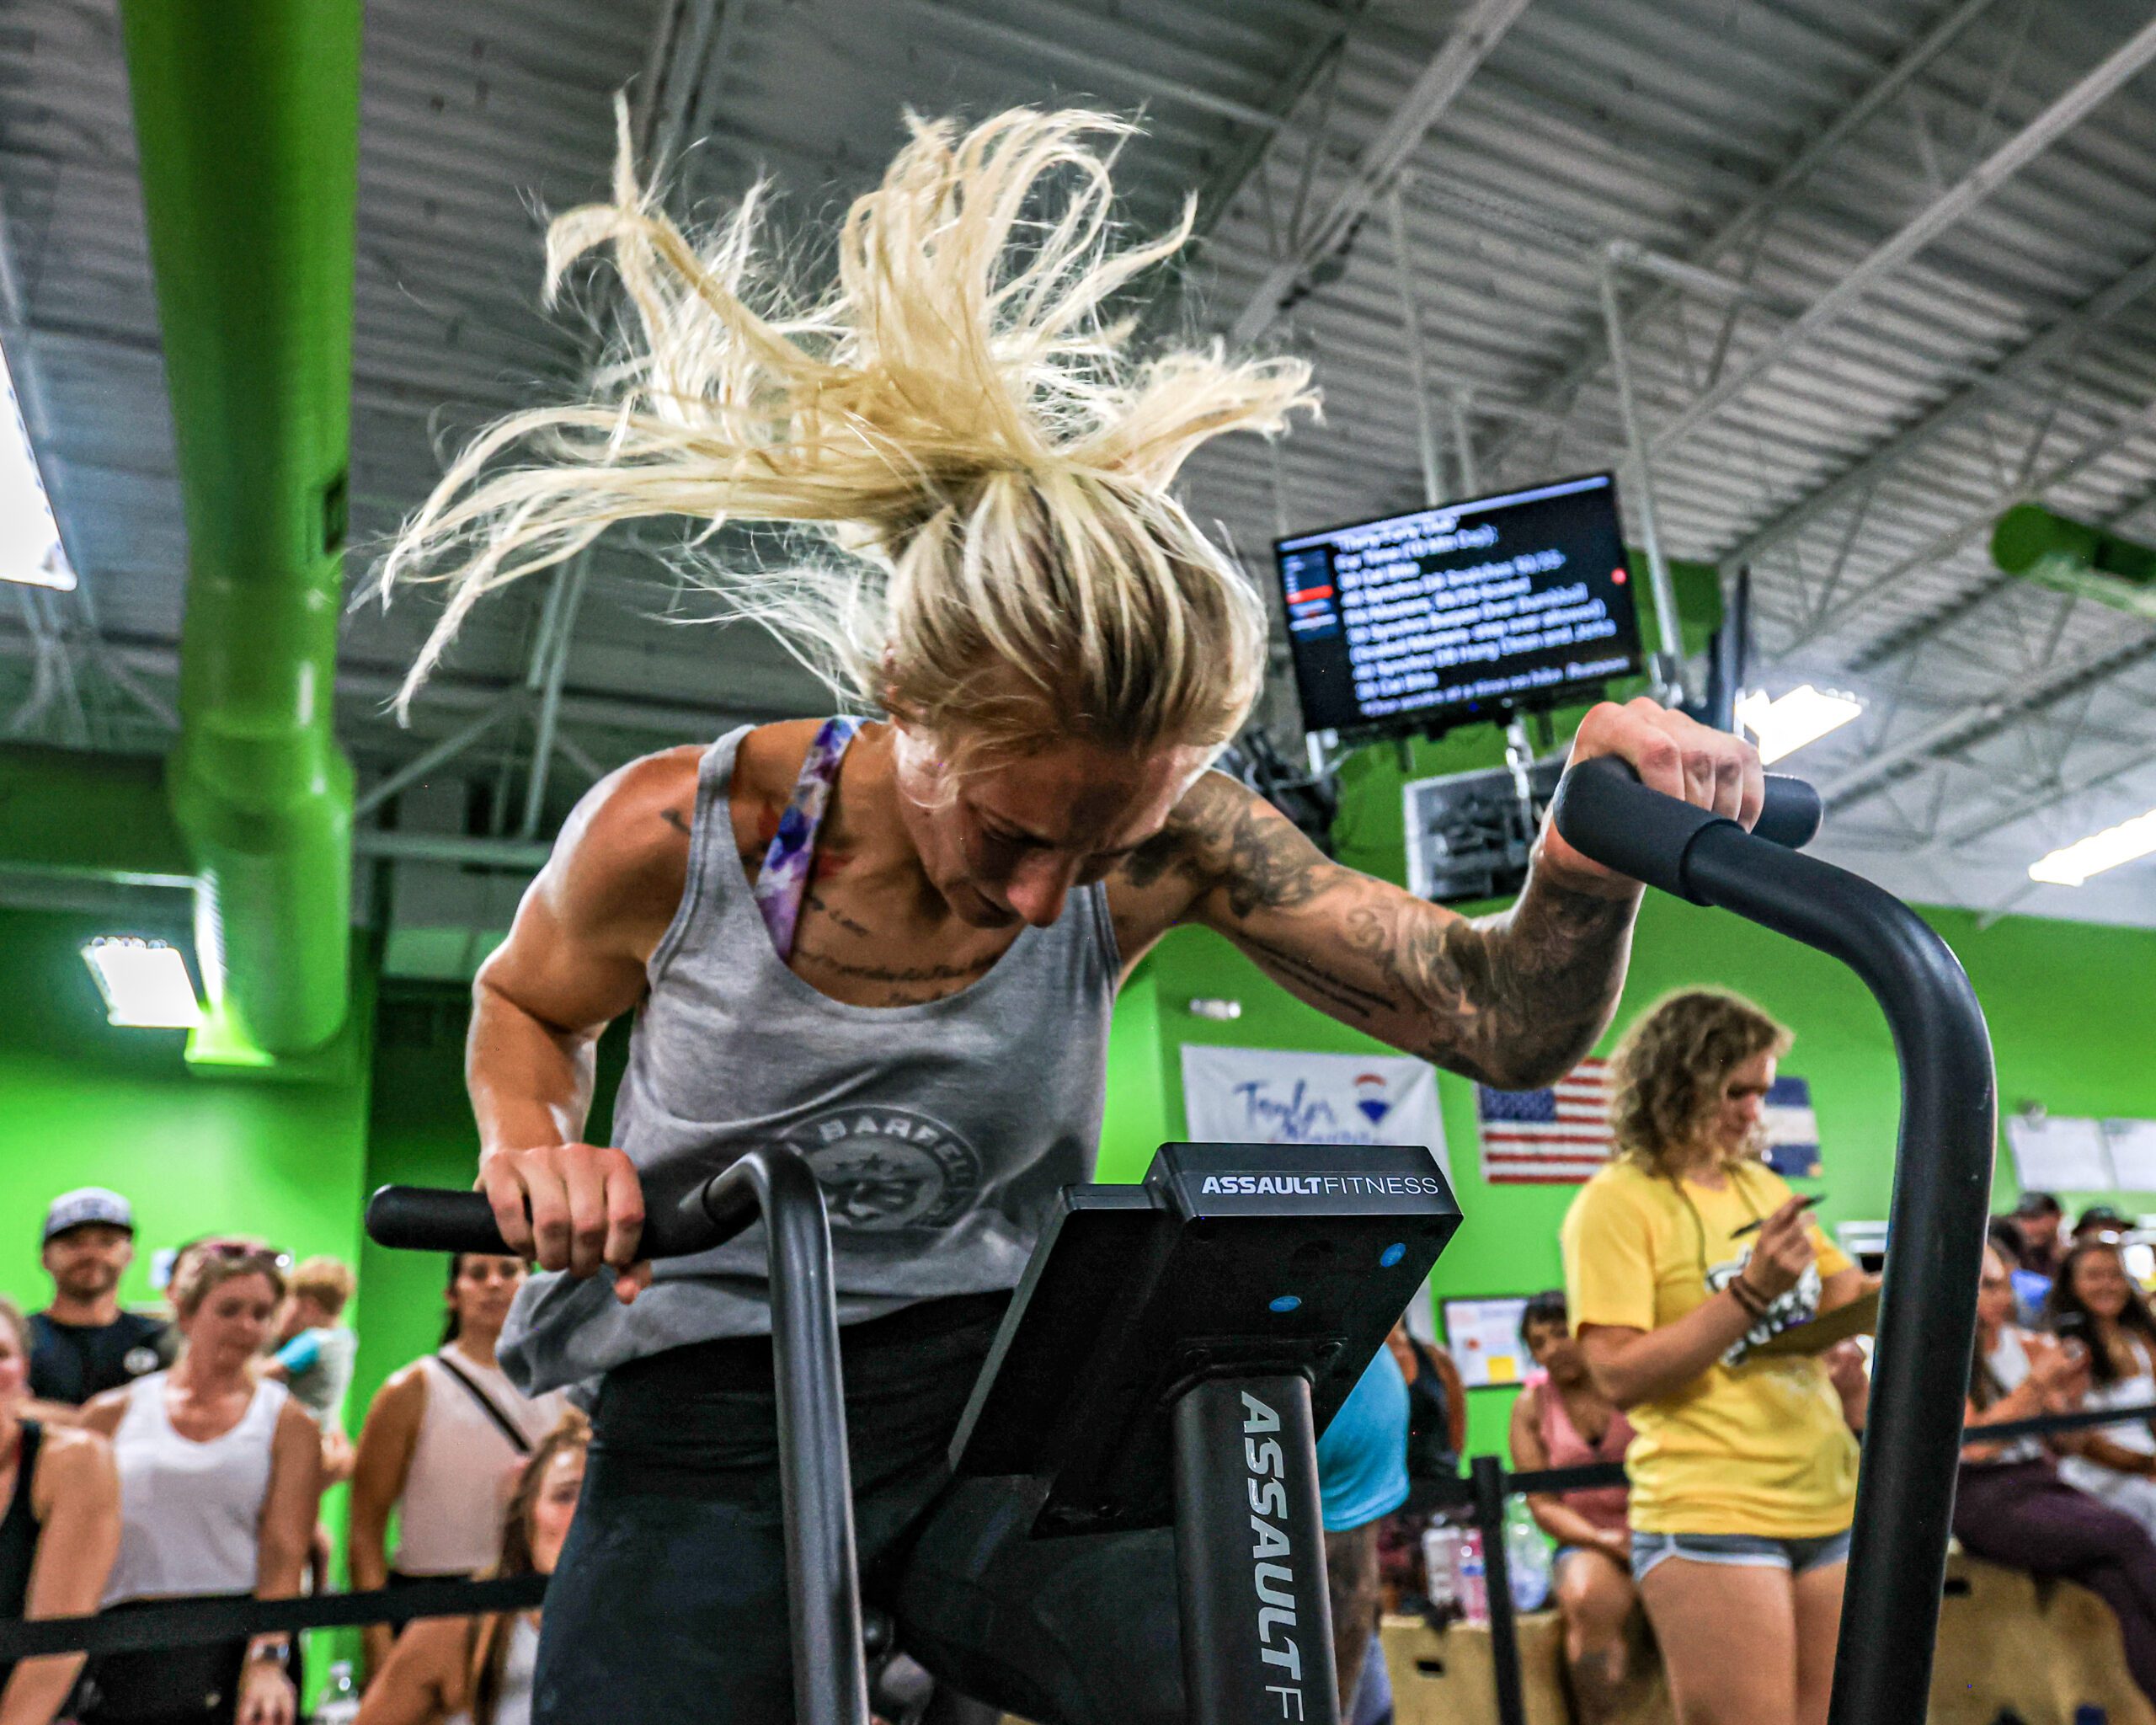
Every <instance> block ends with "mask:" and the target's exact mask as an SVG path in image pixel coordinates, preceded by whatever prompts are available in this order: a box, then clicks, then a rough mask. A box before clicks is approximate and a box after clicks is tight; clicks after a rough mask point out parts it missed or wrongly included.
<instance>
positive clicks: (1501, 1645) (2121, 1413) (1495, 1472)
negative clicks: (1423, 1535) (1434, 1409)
mask: <svg viewBox="0 0 2156 1725" xmlns="http://www.w3.org/2000/svg"><path fill="white" fill-rule="evenodd" d="M2137 1419H2138V1420H2156V1403H2149V1404H2147V1405H2144V1406H2143V1407H2112V1408H2104V1409H2087V1410H2084V1411H2083V1412H2081V1413H2045V1414H2039V1415H2037V1416H2036V1418H2032V1419H2009V1420H2001V1421H1999V1423H1997V1424H1995V1425H1972V1426H1965V1427H1963V1428H1962V1435H1963V1437H1964V1438H1965V1439H1967V1441H1968V1442H1970V1443H1972V1444H2004V1443H2010V1442H2012V1441H2013V1440H2014V1439H2017V1438H2041V1437H2047V1436H2049V1435H2050V1434H2052V1433H2054V1432H2071V1431H2086V1430H2088V1429H2090V1428H2091V1427H2095V1426H2105V1425H2124V1424H2127V1423H2129V1422H2131V1421H2133V1420H2137ZM1472 1470H1473V1471H1471V1472H1470V1474H1469V1476H1468V1477H1465V1478H1460V1479H1438V1480H1418V1481H1417V1482H1415V1487H1414V1489H1413V1491H1412V1492H1411V1493H1410V1494H1409V1497H1408V1500H1407V1507H1408V1508H1409V1509H1421V1510H1428V1509H1453V1508H1461V1507H1465V1508H1470V1509H1472V1511H1473V1514H1472V1515H1471V1516H1470V1519H1471V1520H1472V1522H1473V1523H1474V1525H1475V1527H1476V1530H1477V1531H1478V1532H1480V1533H1481V1535H1482V1576H1483V1583H1484V1585H1485V1587H1486V1589H1487V1590H1488V1594H1489V1602H1490V1666H1491V1675H1492V1680H1493V1682H1494V1684H1495V1686H1496V1688H1497V1725H1527V1693H1526V1688H1525V1685H1524V1683H1523V1682H1522V1680H1521V1678H1520V1666H1519V1631H1518V1613H1517V1612H1515V1611H1514V1610H1513V1594H1512V1563H1511V1557H1510V1554H1509V1553H1508V1551H1506V1550H1505V1499H1506V1498H1515V1497H1524V1496H1527V1495H1528V1494H1529V1493H1540V1492H1577V1491H1592V1490H1593V1489H1595V1488H1597V1487H1604V1486H1621V1485H1623V1484H1624V1483H1625V1467H1624V1464H1623V1463H1622V1462H1618V1461H1598V1462H1595V1463H1593V1464H1592V1465H1590V1466H1586V1467H1540V1468H1536V1469H1534V1471H1531V1472H1527V1473H1508V1472H1507V1471H1506V1470H1505V1467H1504V1464H1503V1463H1502V1462H1501V1461H1499V1460H1498V1459H1497V1457H1496V1456H1494V1455H1478V1456H1476V1458H1475V1460H1474V1462H1473V1464H1472Z"/></svg>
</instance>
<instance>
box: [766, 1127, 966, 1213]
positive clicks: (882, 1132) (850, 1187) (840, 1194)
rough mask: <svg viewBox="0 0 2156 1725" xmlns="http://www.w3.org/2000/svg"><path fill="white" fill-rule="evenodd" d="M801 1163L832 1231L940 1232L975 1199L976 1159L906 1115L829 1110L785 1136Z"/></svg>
mask: <svg viewBox="0 0 2156 1725" xmlns="http://www.w3.org/2000/svg"><path fill="white" fill-rule="evenodd" d="M786 1142H787V1144H788V1145H790V1146H792V1148H793V1149H795V1150H798V1151H800V1152H801V1154H802V1155H803V1156H804V1157H806V1158H807V1160H808V1163H809V1167H811V1168H812V1169H814V1172H815V1175H816V1183H817V1184H818V1185H819V1186H821V1187H822V1188H824V1202H825V1206H826V1207H827V1208H828V1209H829V1210H830V1216H831V1226H833V1227H834V1228H857V1229H875V1228H940V1227H943V1226H947V1225H948V1224H949V1223H951V1222H953V1221H955V1220H958V1217H960V1216H962V1215H964V1214H965V1213H966V1212H967V1211H968V1210H971V1209H972V1208H973V1207H974V1204H977V1203H978V1202H979V1199H980V1187H981V1166H980V1157H979V1155H978V1154H977V1153H976V1152H975V1151H974V1147H973V1146H971V1145H970V1144H969V1143H967V1142H966V1140H964V1139H963V1138H962V1137H960V1136H959V1135H958V1133H956V1132H954V1131H953V1130H951V1128H950V1127H948V1126H947V1125H945V1124H943V1123H942V1121H941V1120H937V1119H931V1118H930V1117H929V1116H928V1115H926V1114H916V1113H915V1112H914V1111H913V1110H912V1109H911V1108H883V1107H880V1106H876V1105H873V1104H872V1105H868V1106H863V1107H855V1108H830V1109H827V1110H826V1111H825V1112H824V1113H822V1114H814V1115H811V1116H810V1117H809V1119H806V1120H803V1122H802V1123H801V1124H799V1125H798V1126H796V1127H794V1128H792V1130H790V1131H788V1132H787V1135H786Z"/></svg>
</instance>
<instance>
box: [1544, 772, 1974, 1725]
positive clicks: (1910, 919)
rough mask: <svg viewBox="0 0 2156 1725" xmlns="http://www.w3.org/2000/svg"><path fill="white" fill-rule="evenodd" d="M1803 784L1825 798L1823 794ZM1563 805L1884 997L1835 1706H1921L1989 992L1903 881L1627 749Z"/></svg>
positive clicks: (1623, 855) (1605, 836) (1647, 865)
mask: <svg viewBox="0 0 2156 1725" xmlns="http://www.w3.org/2000/svg"><path fill="white" fill-rule="evenodd" d="M1780 783H1781V784H1783V785H1788V784H1792V783H1794V781H1790V780H1782V781H1780ZM1792 794H1793V793H1790V792H1786V791H1783V792H1779V793H1770V795H1769V805H1770V806H1772V805H1773V804H1774V803H1775V802H1776V801H1777V799H1778V797H1779V798H1780V800H1781V801H1782V802H1783V803H1784V804H1785V806H1786V804H1787V803H1788V800H1789V798H1790V797H1791V795H1792ZM1811 801H1812V804H1813V806H1814V807H1815V808H1816V806H1817V798H1816V797H1813V798H1812V799H1811ZM1552 816H1553V818H1554V820H1556V825H1557V830H1558V831H1559V832H1560V833H1561V834H1562V835H1563V836H1564V838H1565V840H1566V842H1567V843H1568V844H1570V845H1571V846H1572V847H1573V848H1574V849H1575V850H1577V851H1578V852H1580V853H1581V854H1582V855H1583V856H1587V857H1592V858H1593V859H1594V860H1595V861H1597V862H1599V863H1603V864H1604V865H1605V866H1607V867H1609V868H1617V869H1620V870H1621V871H1622V872H1623V873H1627V874H1630V875H1632V876H1634V877H1635V878H1636V879H1641V880H1644V881H1646V882H1647V883H1648V884H1651V885H1654V886H1659V887H1661V888H1662V889H1664V890H1665V891H1668V892H1671V893H1674V894H1676V895H1678V896H1680V897H1683V898H1686V899H1689V900H1692V902H1693V903H1694V904H1700V905H1720V906H1721V907H1722V908H1723V909H1725V910H1728V911H1734V912H1736V913H1737V915H1738V916H1742V917H1745V918H1746V919H1748V921H1753V922H1757V923H1759V924H1760V925H1761V926H1763V927H1767V928H1771V929H1774V931H1776V932H1778V933H1781V934H1785V935H1787V936H1789V937H1790V938H1791V939H1793V940H1798V941H1801V942H1803V943H1805V944H1806V946H1811V947H1816V948H1818V949H1819V950H1820V951H1821V952H1823V953H1828V954H1829V955H1831V956H1832V957H1834V958H1837V959H1840V960H1841V961H1842V962H1843V963H1844V964H1847V965H1848V966H1849V968H1850V969H1853V970H1854V971H1855V972H1856V973H1857V974H1858V975H1860V977H1862V978H1863V979H1864V981H1865V985H1866V986H1867V987H1869V988H1870V991H1871V992H1872V995H1873V996H1874V997H1875V998H1876V1000H1877V1001H1878V1002H1879V1005H1880V1007H1881V1011H1882V1012H1884V1013H1885V1014H1886V1017H1887V1028H1888V1029H1889V1030H1890V1031H1891V1032H1892V1034H1893V1039H1894V1048H1895V1053H1896V1055H1897V1059H1898V1060H1899V1062H1900V1066H1901V1074H1902V1123H1901V1131H1900V1135H1899V1138H1898V1140H1897V1147H1896V1152H1895V1160H1894V1196H1893V1202H1892V1210H1891V1211H1890V1214H1889V1219H1888V1230H1889V1232H1888V1252H1887V1284H1886V1288H1885V1290H1884V1294H1883V1297H1882V1298H1881V1302H1880V1309H1879V1346H1878V1354H1877V1359H1876V1369H1875V1370H1874V1372H1873V1376H1872V1391H1871V1405H1870V1413H1869V1415H1868V1417H1867V1418H1866V1420H1865V1434H1864V1468H1863V1471H1862V1473H1861V1475H1860V1477H1859V1480H1858V1485H1857V1501H1856V1524H1855V1530H1854V1537H1853V1541H1852V1544H1851V1549H1850V1553H1849V1579H1848V1584H1847V1587H1846V1589H1845V1591H1844V1599H1843V1605H1842V1630H1841V1640H1840V1644H1839V1648H1838V1653H1837V1656H1836V1661H1835V1666H1834V1687H1833V1701H1832V1705H1831V1710H1830V1712H1829V1714H1828V1718H1829V1720H1830V1721H1831V1722H1832V1725H1905V1722H1907V1721H1908V1720H1911V1719H1921V1718H1922V1717H1924V1710H1925V1708H1926V1706H1928V1705H1929V1696H1930V1688H1931V1665H1932V1653H1933V1646H1934V1642H1935V1639H1936V1637H1937V1634H1938V1629H1939V1598H1940V1588H1941V1586H1942V1585H1943V1583H1944V1582H1945V1573H1946V1536H1947V1531H1948V1523H1949V1520H1950V1518H1951V1514H1952V1510H1953V1503H1954V1481H1955V1470H1956V1464H1957V1462H1958V1461H1959V1457H1960V1446H1961V1414H1962V1406H1963V1402H1964V1401H1965V1399H1966V1397H1967V1392H1968V1376H1969V1357H1970V1350H1971V1348H1972V1338H1973V1336H1974V1333H1975V1329H1976V1306H1977V1274H1978V1272H1979V1271H1980V1270H1981V1268H1982V1267H1983V1249H1984V1227H1985V1223H1986V1220H1987V1217H1986V1215H1985V1211H1986V1209H1987V1206H1988V1202H1989V1197H1990V1192H1991V1172H1992V1160H1993V1156H1994V1154H1995V1153H1996V1149H1997V1130H1998V1101H1997V1097H1996V1094H1995V1089H1994V1081H1993V1073H1992V1058H1991V1033H1990V1032H1989V1030H1988V1028H1987V1027H1986V1025H1985V1023H1984V1016H1983V1008H1982V1007H1979V1006H1978V1005H1977V997H1976V993H1975V991H1974V990H1972V988H1971V987H1970V986H1969V979H1968V978H1967V975H1964V974H1963V973H1962V969H1961V964H1960V962H1959V961H1958V960H1957V959H1956V958H1955V956H1954V954H1953V953H1952V952H1951V950H1950V949H1949V948H1948V947H1947V945H1946V943H1945V941H1943V940H1941V939H1940V937H1939V936H1938V935H1937V934H1936V933H1935V932H1933V930H1932V929H1931V928H1930V927H1929V926H1928V925H1926V923H1925V922H1924V920H1923V919H1922V918H1921V917H1919V916H1918V915H1917V914H1916V912H1915V911H1912V910H1911V909H1910V908H1909V907H1908V905H1905V904H1903V902H1902V901H1901V900H1899V899H1897V898H1895V897H1894V896H1893V895H1892V894H1890V893H1887V892H1885V891H1883V890H1881V889H1880V888H1878V887H1876V886H1875V885H1873V884H1871V883H1870V881H1868V880H1865V879H1863V878H1862V877H1861V876H1859V875H1855V874H1852V873H1849V872H1848V871H1847V870H1846V869H1842V868H1835V867H1834V866H1833V864H1831V863H1822V862H1820V861H1819V860H1818V859H1817V857H1806V856H1803V855H1801V854H1799V853H1798V852H1795V851H1792V850H1789V849H1785V848H1784V847H1783V846H1781V845H1778V844H1775V843H1774V842H1772V841H1770V840H1769V839H1766V838H1763V837H1761V836H1757V835H1755V834H1753V833H1748V832H1746V831H1745V830H1743V829H1742V827H1741V826H1739V825H1737V823H1736V822H1735V821H1732V820H1722V819H1721V818H1719V817H1717V816H1714V815H1710V814H1705V813H1704V812H1703V811H1700V810H1699V809H1690V808H1688V807H1687V806H1686V805H1684V804H1680V803H1678V802H1676V801H1675V800H1674V799H1673V798H1668V797H1664V796H1662V795H1661V794H1660V793H1658V792H1655V791H1650V790H1648V789H1646V788H1645V787H1644V786H1642V785H1641V784H1640V783H1639V782H1638V781H1637V779H1636V777H1634V775H1633V773H1632V771H1631V769H1630V767H1629V766H1626V765H1625V763H1623V762H1622V761H1616V760H1614V759H1612V758H1609V757H1608V756H1604V757H1602V758H1599V759H1597V760H1593V761H1583V762H1582V763H1581V764H1580V765H1579V766H1576V767H1574V768H1573V769H1572V771H1571V772H1568V773H1567V774H1566V776H1565V778H1564V780H1563V782H1561V784H1560V785H1559V786H1558V789H1557V795H1556V802H1555V804H1553V807H1552ZM1812 824H1813V825H1814V826H1815V827H1816V825H1817V821H1816V820H1814V822H1813V823H1812ZM1783 830H1786V829H1783ZM1807 836H1808V835H1807Z"/></svg>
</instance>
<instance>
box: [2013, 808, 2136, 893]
mask: <svg viewBox="0 0 2156 1725" xmlns="http://www.w3.org/2000/svg"><path fill="white" fill-rule="evenodd" d="M2151 851H2156V809H2150V810H2149V811H2148V814H2137V815H2135V816H2134V817H2133V819H2132V820H2122V821H2121V822H2120V823H2119V824H2118V825H2116V826H2107V827H2105V829H2104V830H2103V831H2101V832H2095V833H2091V834H2089V836H2088V837H2087V838H2085V839H2077V840H2075V841H2074V842H2073V843H2072V844H2070V845H2068V846H2064V847H2063V849H2060V850H2057V851H2053V852H2052V853H2051V855H2050V856H2048V857H2044V858H2043V859H2042V860H2041V862H2036V863H2031V864H2030V865H2029V879H2031V880H2041V881H2043V882H2045V883H2047V884H2049V885H2052V886H2079V885H2080V884H2081V883H2082V882H2083V881H2084V880H2086V879H2088V878H2089V876H2090V875H2092V874H2101V873H2103V872H2104V871H2105V869H2106V868H2117V867H2118V866H2119V864H2120V863H2131V862H2132V861H2133V860H2134V859H2135V858H2137V857H2146V856H2147V855H2148V853H2149V852H2151Z"/></svg>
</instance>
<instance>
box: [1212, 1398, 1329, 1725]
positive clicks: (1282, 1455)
mask: <svg viewBox="0 0 2156 1725" xmlns="http://www.w3.org/2000/svg"><path fill="white" fill-rule="evenodd" d="M1175 1469H1176V1572H1177V1581H1178V1583H1180V1587H1179V1589H1178V1591H1179V1593H1180V1595H1181V1598H1182V1669H1183V1691H1184V1694H1185V1695H1186V1696H1187V1697H1188V1700H1189V1703H1190V1725H1252V1722H1253V1721H1257V1720H1282V1721H1289V1722H1294V1721H1303V1722H1305V1725H1339V1721H1340V1696H1339V1690H1338V1685H1337V1681H1336V1680H1335V1678H1334V1675H1333V1670H1332V1604H1331V1599H1330V1598H1329V1596H1328V1594H1327V1586H1326V1573H1325V1526H1324V1523H1323V1520H1322V1519H1321V1514H1320V1509H1319V1502H1318V1484H1317V1440H1316V1439H1315V1436H1314V1435H1313V1434H1312V1432H1311V1429H1310V1384H1309V1382H1308V1381H1306V1380H1305V1379H1304V1378H1302V1377H1299V1376H1275V1377H1247V1378H1245V1377H1220V1378H1210V1379H1207V1380H1205V1381H1202V1382H1200V1383H1198V1384H1196V1385H1194V1386H1192V1387H1191V1388H1190V1389H1188V1390H1186V1391H1184V1392H1183V1393H1182V1397H1181V1398H1180V1399H1179V1400H1178V1401H1177V1402H1176V1407H1175Z"/></svg>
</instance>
